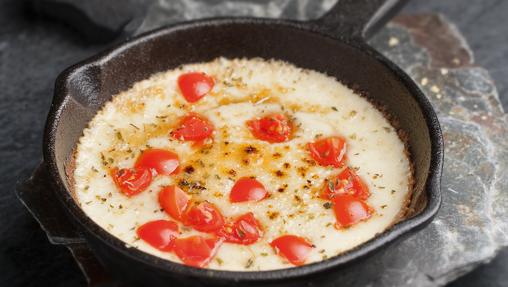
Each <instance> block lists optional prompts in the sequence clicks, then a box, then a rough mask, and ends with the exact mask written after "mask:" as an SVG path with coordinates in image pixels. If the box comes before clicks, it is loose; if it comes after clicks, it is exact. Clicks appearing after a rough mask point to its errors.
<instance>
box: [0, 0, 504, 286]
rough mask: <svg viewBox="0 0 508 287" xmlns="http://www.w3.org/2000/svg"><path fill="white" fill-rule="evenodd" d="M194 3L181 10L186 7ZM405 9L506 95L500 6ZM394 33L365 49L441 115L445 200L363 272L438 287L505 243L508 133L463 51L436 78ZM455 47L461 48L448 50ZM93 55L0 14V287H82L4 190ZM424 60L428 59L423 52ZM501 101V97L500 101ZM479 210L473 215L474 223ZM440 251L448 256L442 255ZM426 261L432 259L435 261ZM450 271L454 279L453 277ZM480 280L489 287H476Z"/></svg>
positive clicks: (49, 31)
mask: <svg viewBox="0 0 508 287" xmlns="http://www.w3.org/2000/svg"><path fill="white" fill-rule="evenodd" d="M175 2H177V3H182V2H179V1H175ZM200 2H201V1H196V0H193V1H190V0H188V1H187V3H190V4H193V3H194V4H196V3H200ZM245 2H247V1H240V2H239V4H238V5H243V6H242V7H249V6H246V5H247V4H246V3H245ZM318 2H319V1H318ZM332 2H333V1H325V6H328V7H329V6H330V5H331V4H332ZM415 2H416V3H415ZM422 2H426V3H422ZM445 2H446V3H445ZM157 3H158V4H159V5H161V7H162V8H164V9H166V10H168V11H169V14H168V15H169V17H167V18H165V20H164V21H176V20H179V19H181V18H179V17H197V15H196V14H195V13H197V12H199V11H201V12H202V13H205V14H206V13H211V12H210V11H212V12H214V13H225V12H224V10H222V8H220V7H221V6H220V5H225V4H221V3H219V2H218V1H212V4H214V3H215V5H218V6H217V7H219V8H216V10H213V9H212V10H210V9H202V10H199V8H197V7H196V6H190V7H188V6H185V4H181V5H182V6H181V7H182V8H185V9H189V10H187V12H186V13H188V14H185V13H180V14H179V12H174V11H173V12H171V11H172V10H171V9H172V8H170V7H168V6H167V4H165V3H167V2H166V1H158V2H157ZM278 3H279V5H280V3H282V4H284V3H286V4H287V5H289V6H286V7H287V8H285V9H288V10H285V9H277V7H275V6H274V5H275V4H267V5H269V7H270V8H271V9H270V11H271V12H270V13H272V14H270V15H268V16H273V17H276V16H279V15H284V16H287V15H294V14H284V13H298V12H299V11H300V12H302V11H303V12H305V11H304V8H305V7H310V8H308V9H310V10H312V11H314V12H313V13H315V14H312V15H307V16H306V15H304V14H301V15H303V17H310V18H312V17H314V16H317V15H319V12H316V11H319V10H316V9H319V7H320V6H319V3H318V4H316V3H315V2H309V1H298V2H297V3H300V4H294V3H293V2H289V1H284V0H281V1H279V2H278ZM413 3H415V4H411V6H410V7H409V8H408V10H410V11H422V10H427V9H432V11H435V9H442V10H441V11H443V12H445V13H447V16H449V17H450V18H452V19H453V20H454V21H456V22H457V23H458V24H459V25H461V26H460V27H461V30H462V27H466V29H464V30H462V31H464V32H465V35H466V39H468V41H469V43H471V47H472V48H473V50H474V51H475V54H476V55H477V57H478V60H479V62H480V63H481V64H482V65H486V66H488V67H491V68H490V70H491V71H492V75H493V76H494V78H495V79H498V80H499V81H498V87H499V88H500V91H501V92H502V95H504V94H506V89H505V87H506V81H505V79H506V78H507V77H506V76H507V73H506V72H507V69H506V67H505V66H504V65H506V60H504V59H505V58H506V53H507V52H506V51H507V50H506V49H502V47H506V45H508V41H507V39H506V37H507V35H508V33H506V30H502V27H508V23H507V19H506V17H505V15H506V12H507V9H506V8H508V7H507V6H506V3H507V1H494V0H488V1H485V0H481V1H480V0H478V1H468V4H469V5H468V6H461V5H463V3H464V1H463V0H453V1H452V0H446V1H443V0H436V1H413ZM270 5H271V6H270ZM308 5H310V6H308ZM315 5H317V6H315ZM302 7H303V8H302ZM443 7H444V8H443ZM233 8H234V7H233ZM164 9H155V8H153V7H152V9H151V10H149V15H153V16H151V18H149V19H153V20H150V21H152V22H150V21H147V22H145V23H144V24H143V26H141V27H142V29H148V28H149V27H150V25H154V23H156V17H159V18H163V17H164V14H163V12H161V11H164ZM242 9H247V12H244V13H250V14H251V15H259V13H263V12H262V11H263V10H262V8H242ZM249 9H250V10H249ZM260 9H261V10H260ZM302 9H303V10H302ZM291 11H293V12H291ZM171 13H174V14H171ZM235 13H240V12H238V11H236V12H235ZM256 13H258V14H256ZM225 14H228V15H229V13H225ZM188 15H190V16H188ZM163 19H164V18H163ZM158 21H160V20H158ZM436 21H437V20H436ZM503 21H504V22H503ZM403 23H405V26H406V27H408V23H407V21H406V22H404V21H403V20H401V21H400V22H399V24H393V25H392V26H391V27H389V28H388V29H386V30H384V31H382V33H381V34H379V35H378V36H377V37H376V38H375V39H373V42H372V43H373V44H374V45H375V46H376V47H378V48H379V49H381V50H383V51H384V52H385V53H386V54H387V55H388V56H389V57H391V58H392V59H393V60H394V61H396V62H397V63H399V64H400V65H402V66H403V67H404V68H405V69H406V70H407V71H408V72H409V73H410V74H411V75H412V76H413V77H414V78H415V79H416V80H417V81H418V82H419V83H421V84H423V83H424V81H423V78H427V84H426V85H425V86H423V88H424V90H425V91H426V92H427V94H428V95H429V97H430V98H431V100H432V101H433V103H434V105H435V106H436V107H438V108H439V110H440V117H441V119H442V123H443V126H444V132H445V136H446V140H447V143H448V146H447V150H446V152H447V155H450V158H447V162H446V164H447V167H448V169H446V170H445V175H444V176H445V180H444V182H443V190H444V192H445V198H444V199H445V202H444V204H445V206H449V207H450V208H448V209H446V212H444V213H443V214H440V217H439V218H438V220H437V221H435V222H434V223H433V224H432V225H431V226H430V227H429V228H428V229H426V230H424V231H422V232H421V233H419V234H417V235H415V236H413V237H411V238H409V239H408V240H407V241H406V242H404V243H403V244H401V245H398V246H396V252H391V253H390V254H388V253H389V252H388V251H387V252H384V253H380V255H378V256H376V257H375V258H373V259H372V260H371V263H369V264H370V265H367V266H365V271H366V272H367V273H369V272H370V273H376V272H379V270H378V269H373V267H370V268H369V266H375V265H376V264H378V263H383V265H386V267H387V270H385V272H384V273H383V274H384V275H383V276H380V277H378V280H377V281H376V282H374V284H373V285H376V286H377V285H380V284H383V285H390V284H391V283H395V282H394V281H393V280H399V281H397V282H399V283H400V282H404V280H405V282H406V283H413V284H415V283H420V285H421V286H426V285H427V286H428V285H436V284H443V283H444V282H445V281H447V280H449V279H451V278H452V277H455V276H457V275H459V274H460V273H462V272H464V271H466V270H468V269H471V268H473V266H475V265H476V263H478V261H483V260H486V259H488V258H491V257H492V256H493V255H494V253H495V251H496V249H497V246H500V245H502V244H506V235H504V234H503V232H506V223H507V222H508V221H506V218H504V220H498V219H499V218H500V216H506V212H503V209H504V208H505V206H506V202H505V200H506V196H505V197H503V196H502V194H501V193H500V192H499V191H500V190H503V189H502V188H503V187H504V190H507V189H506V181H504V182H503V181H502V180H503V178H502V177H501V176H500V175H501V174H500V171H501V170H502V169H501V168H502V167H503V166H502V165H504V170H506V154H504V155H502V154H500V152H505V153H506V150H507V149H506V142H507V141H506V138H504V140H503V136H504V137H506V131H505V132H504V133H503V128H504V129H506V115H504V116H503V113H502V110H501V108H500V106H499V104H498V102H497V93H496V91H495V88H494V86H493V84H492V82H491V79H490V77H489V75H488V73H487V72H486V71H485V70H483V69H481V68H478V67H474V65H473V63H472V60H471V58H470V56H471V55H470V53H469V52H468V49H467V48H465V49H459V51H462V52H460V53H461V54H460V55H466V56H468V57H469V58H467V57H466V58H464V59H468V61H464V62H462V60H461V62H460V63H459V64H455V62H453V58H452V64H455V65H458V66H460V68H459V69H451V68H450V67H448V73H447V74H446V73H445V75H443V73H444V71H442V70H441V67H442V66H443V65H442V64H439V65H436V64H435V63H433V62H432V61H431V58H432V57H429V54H428V53H427V52H425V49H421V48H419V47H417V46H419V45H417V44H416V42H417V39H410V37H409V35H408V34H407V33H406V32H404V30H403V29H402V28H401V27H402V26H401V25H402V24H403ZM503 23H505V24H504V25H503ZM492 27H496V28H495V29H493V28H492ZM411 29H423V28H421V27H420V28H419V27H411ZM504 29H506V28H504ZM503 31H504V32H503ZM436 36H439V34H437V35H436ZM395 38H396V39H398V43H399V44H397V45H395V44H394V43H395V42H396V41H397V40H393V39H395ZM391 39H392V40H391ZM459 39H460V37H459ZM471 39H473V40H474V41H473V42H472V41H471ZM427 41H429V39H427ZM503 41H504V42H503ZM390 43H392V45H390ZM503 43H504V45H503ZM455 44H457V43H455ZM459 44H460V41H459ZM457 46H458V47H460V45H455V47H457ZM103 48H104V46H98V45H88V44H86V43H85V42H83V41H82V39H81V37H80V36H79V34H77V33H75V31H73V30H71V29H67V28H65V27H62V26H61V25H58V24H54V23H51V22H48V21H46V20H40V19H36V18H34V17H32V16H30V15H27V14H26V13H25V12H23V10H22V9H21V1H12V0H10V1H9V0H3V1H2V2H0V88H1V91H0V97H1V99H2V101H0V115H1V116H0V123H2V127H3V129H2V130H1V131H0V136H1V137H0V138H2V140H1V141H0V158H1V159H2V172H1V173H0V191H1V193H0V234H1V235H0V270H2V271H1V273H0V285H1V286H73V285H83V284H84V282H83V279H82V277H81V276H80V274H79V270H78V269H77V268H76V266H75V264H74V262H73V261H72V259H71V258H70V255H69V254H68V253H67V251H66V250H65V249H64V248H63V247H59V246H51V245H49V244H48V243H47V239H46V238H45V236H44V234H43V233H42V232H41V230H40V229H39V228H38V226H37V224H36V223H35V221H34V220H33V219H32V218H31V217H30V216H29V214H28V213H27V211H26V210H25V209H24V208H23V207H22V206H21V204H20V203H19V202H18V201H17V200H16V199H15V197H14V194H13V189H14V183H15V182H16V180H17V179H18V178H19V176H18V174H19V172H20V171H21V170H25V172H24V174H25V175H26V174H28V173H29V171H31V170H32V169H33V168H34V167H35V165H36V164H37V162H38V160H39V158H40V156H41V153H40V138H41V130H42V127H43V123H44V119H45V115H46V112H47V109H48V107H49V104H50V100H51V93H52V92H51V91H52V85H53V81H54V78H55V77H56V75H57V74H58V73H59V72H60V71H61V70H63V69H64V68H65V67H66V66H68V65H70V64H72V63H74V62H77V61H78V60H80V59H82V58H84V57H87V56H89V55H91V54H93V53H95V52H96V51H98V50H100V49H103ZM427 48H428V49H429V50H432V49H431V47H430V48H429V47H427ZM463 48H464V47H463ZM464 51H465V53H464ZM401 55H403V56H401ZM459 59H463V58H460V57H459ZM429 60H430V61H429ZM477 62H478V61H477ZM415 63H417V64H416V65H415ZM462 64H465V66H462ZM503 64H504V65H503ZM445 67H447V66H445ZM433 86H436V88H433ZM437 89H439V91H438V90H437ZM436 91H437V92H436ZM438 95H440V96H438ZM506 98H507V97H506V96H505V97H504V98H503V99H506ZM475 105H476V106H475ZM502 117H504V122H503V118H502ZM503 144H504V145H505V146H502V148H499V147H498V146H501V145H503ZM502 156H504V158H503V157H502ZM478 210H481V211H482V212H481V213H479V212H478ZM445 242H449V243H452V244H448V245H443V243H445ZM411 244H415V245H421V246H425V245H426V244H427V246H428V245H431V247H432V248H435V249H436V250H432V249H426V250H430V251H428V252H426V250H420V253H419V256H412V260H409V261H404V260H402V261H401V260H399V258H398V257H396V256H397V255H399V256H401V257H409V254H411V253H410V252H413V251H414V249H408V246H411ZM435 251H437V252H435ZM436 254H438V255H439V256H438V257H436ZM385 256H387V257H385ZM394 256H395V257H394ZM381 258H383V259H381ZM386 258H388V260H387V259H386ZM390 258H391V259H390ZM503 258H505V257H502V258H500V259H498V262H500V263H497V265H494V267H491V269H489V268H488V267H487V268H484V269H483V272H484V273H479V275H476V277H475V276H474V275H471V276H469V277H467V279H466V280H463V281H461V282H459V283H456V284H457V286H464V285H468V286H478V285H480V284H482V285H485V284H489V285H485V286H493V285H494V284H497V286H504V285H505V282H506V281H505V280H507V279H506V278H507V277H506V273H507V272H506V269H505V268H504V269H495V266H501V268H503V267H502V265H503V262H506V261H503V260H505V259H503ZM381 260H386V261H381ZM459 265H460V266H461V268H460V269H457V268H455V267H457V266H459ZM404 268H407V269H404ZM492 270H494V271H492ZM496 270H498V271H497V272H496ZM477 274H478V273H477ZM414 275H416V276H414ZM503 276H504V277H503ZM394 278H395V279H394ZM489 278H490V279H491V281H485V279H489ZM357 279H358V278H349V279H348V278H345V280H347V281H345V282H351V281H349V280H355V282H356V283H367V282H365V281H361V279H360V280H359V281H358V280H357ZM486 282H488V283H486ZM475 283H476V284H475Z"/></svg>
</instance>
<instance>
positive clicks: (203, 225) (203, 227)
mask: <svg viewBox="0 0 508 287" xmlns="http://www.w3.org/2000/svg"><path fill="white" fill-rule="evenodd" d="M183 221H184V224H185V225H190V226H192V227H193V228H194V229H196V230H197V231H201V232H217V231H219V230H220V229H221V228H222V226H224V217H223V216H222V214H221V212H220V211H219V209H218V208H217V207H216V206H215V205H213V204H211V203H209V202H206V201H204V202H201V203H199V204H195V205H193V206H191V207H189V209H188V211H187V212H186V213H185V214H184V219H183Z"/></svg>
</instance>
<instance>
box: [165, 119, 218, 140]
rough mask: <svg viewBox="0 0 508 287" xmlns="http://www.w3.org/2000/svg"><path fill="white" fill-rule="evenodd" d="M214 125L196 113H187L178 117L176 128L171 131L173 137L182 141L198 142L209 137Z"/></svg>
mask: <svg viewBox="0 0 508 287" xmlns="http://www.w3.org/2000/svg"><path fill="white" fill-rule="evenodd" d="M213 131H214V126H213V124H212V123H211V122H210V121H209V120H208V119H206V118H205V117H203V116H201V115H198V114H196V113H189V114H187V115H186V116H184V117H183V118H181V119H180V122H179V125H178V128H176V129H175V130H173V131H172V132H171V135H172V137H173V138H175V139H177V140H184V141H194V142H199V141H203V140H205V139H207V138H210V137H211V136H212V134H213Z"/></svg>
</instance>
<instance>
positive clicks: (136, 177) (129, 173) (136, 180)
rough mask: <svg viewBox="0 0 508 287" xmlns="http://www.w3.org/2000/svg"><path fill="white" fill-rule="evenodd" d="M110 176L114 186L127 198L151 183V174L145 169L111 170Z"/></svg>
mask: <svg viewBox="0 0 508 287" xmlns="http://www.w3.org/2000/svg"><path fill="white" fill-rule="evenodd" d="M111 176H112V177H113V181H114V182H115V184H116V186H117V187H118V188H119V189H120V191H121V192H123V193H124V194H125V195H127V196H133V195H136V194H138V193H140V192H142V191H143V190H145V189H146V188H147V187H148V186H149V185H150V183H151V182H152V173H151V172H150V170H148V169H147V168H122V169H118V168H113V169H112V170H111Z"/></svg>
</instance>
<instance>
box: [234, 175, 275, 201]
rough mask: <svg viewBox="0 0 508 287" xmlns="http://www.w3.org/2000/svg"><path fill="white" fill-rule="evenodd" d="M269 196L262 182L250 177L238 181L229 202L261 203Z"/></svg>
mask: <svg viewBox="0 0 508 287" xmlns="http://www.w3.org/2000/svg"><path fill="white" fill-rule="evenodd" d="M267 196H268V192H267V191H266V188H265V187H264V185H263V184H262V183H261V182H259V181H257V180H256V179H253V178H250V177H242V178H240V179H238V180H237V181H236V183H235V185H233V188H231V192H230V193H229V201H231V202H245V201H260V200H262V199H264V198H266V197H267Z"/></svg>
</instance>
